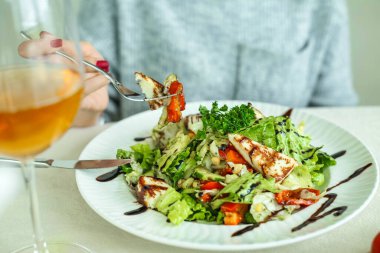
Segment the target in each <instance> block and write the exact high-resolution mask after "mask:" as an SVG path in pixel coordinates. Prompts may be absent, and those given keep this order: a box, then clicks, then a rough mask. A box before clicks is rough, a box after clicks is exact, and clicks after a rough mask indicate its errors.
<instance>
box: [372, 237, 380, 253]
mask: <svg viewBox="0 0 380 253" xmlns="http://www.w3.org/2000/svg"><path fill="white" fill-rule="evenodd" d="M371 253H380V233H378V234H377V235H376V236H375V238H374V239H373V241H372V247H371Z"/></svg>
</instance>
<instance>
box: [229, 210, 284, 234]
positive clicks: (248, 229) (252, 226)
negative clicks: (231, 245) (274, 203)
mask: <svg viewBox="0 0 380 253" xmlns="http://www.w3.org/2000/svg"><path fill="white" fill-rule="evenodd" d="M283 210H284V208H281V209H280V210H277V211H274V212H273V213H272V214H271V215H270V216H268V217H267V218H266V219H265V220H264V221H262V222H259V223H255V224H252V225H249V226H246V227H245V228H243V229H240V230H238V231H236V232H234V233H232V235H231V237H234V236H239V235H242V234H244V233H247V232H249V231H252V230H254V229H255V228H258V227H260V225H261V224H264V223H267V222H268V221H271V218H272V217H274V216H276V215H277V214H278V213H279V212H281V211H283Z"/></svg>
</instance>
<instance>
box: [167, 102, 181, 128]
mask: <svg viewBox="0 0 380 253" xmlns="http://www.w3.org/2000/svg"><path fill="white" fill-rule="evenodd" d="M167 111H168V121H169V122H173V123H176V122H178V121H180V120H181V116H182V114H181V110H180V104H179V100H178V98H177V97H172V98H171V100H170V103H169V105H168V108H167Z"/></svg>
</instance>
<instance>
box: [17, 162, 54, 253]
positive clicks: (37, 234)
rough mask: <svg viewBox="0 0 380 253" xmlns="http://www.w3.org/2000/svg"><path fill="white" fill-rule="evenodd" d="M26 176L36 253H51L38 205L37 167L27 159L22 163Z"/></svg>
mask: <svg viewBox="0 0 380 253" xmlns="http://www.w3.org/2000/svg"><path fill="white" fill-rule="evenodd" d="M21 167H22V171H23V175H24V180H25V186H26V190H27V191H28V194H29V200H30V214H31V216H32V226H33V237H34V251H33V252H34V253H49V251H48V249H47V245H46V241H45V239H44V237H43V233H42V227H41V219H40V209H39V205H38V195H37V188H36V175H35V167H34V162H33V160H32V159H26V160H24V161H22V162H21Z"/></svg>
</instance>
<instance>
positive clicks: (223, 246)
mask: <svg viewBox="0 0 380 253" xmlns="http://www.w3.org/2000/svg"><path fill="white" fill-rule="evenodd" d="M212 102H213V100H204V101H193V102H189V103H188V104H205V103H212ZM217 102H218V103H226V104H228V103H247V102H250V103H252V104H253V105H255V104H258V105H260V104H261V105H265V106H275V107H283V108H284V110H287V109H290V108H292V107H288V106H284V105H279V104H273V103H265V102H259V101H257V102H254V101H249V100H217ZM258 109H259V110H260V108H258ZM293 109H294V110H297V111H299V113H302V114H305V115H308V116H311V117H314V118H316V119H318V120H321V121H325V122H327V123H328V124H331V125H333V126H334V127H336V128H337V129H339V130H340V131H342V132H344V133H345V134H347V135H349V136H350V138H353V139H355V140H356V141H358V142H359V143H360V144H361V145H362V146H363V148H364V149H365V150H366V152H368V154H369V155H370V157H371V159H372V160H373V162H372V164H373V166H374V169H375V174H376V179H375V181H374V187H373V188H372V190H371V192H370V194H369V195H368V196H367V198H366V200H365V201H364V202H363V204H362V205H361V206H360V207H358V208H357V209H355V210H354V211H353V212H352V213H351V214H349V215H347V216H346V217H345V218H343V219H341V220H339V221H336V222H334V223H332V224H329V225H328V226H326V227H324V228H321V229H318V230H316V231H312V232H309V233H307V234H303V235H299V236H296V237H294V238H288V239H282V240H279V241H272V242H260V243H253V244H247V243H244V244H221V245H217V244H209V243H204V244H199V243H191V242H185V241H181V240H176V239H168V238H166V237H162V236H157V235H152V234H146V233H144V232H139V231H138V230H133V229H132V230H127V229H125V228H122V227H121V226H120V225H119V224H118V223H117V222H114V221H112V220H111V219H110V218H108V217H107V216H104V215H103V214H101V213H100V212H99V211H98V210H97V208H95V206H93V205H92V204H91V202H90V201H89V200H88V199H87V197H86V196H85V194H84V193H83V191H84V190H83V189H82V187H81V185H80V183H79V181H78V177H79V173H80V172H79V171H76V172H75V180H76V185H77V187H78V190H79V192H80V194H81V196H82V198H83V199H84V200H85V202H86V203H87V205H89V206H90V207H91V209H92V210H93V211H94V212H95V213H96V214H97V215H99V216H100V217H101V218H103V219H104V220H106V221H107V222H109V223H110V224H112V225H114V226H115V227H117V228H118V229H120V230H122V231H124V232H127V233H130V234H132V235H135V236H138V237H140V238H142V239H145V240H149V241H153V242H156V243H159V244H162V245H170V246H175V247H180V248H186V249H197V250H207V251H220V250H223V251H234V250H260V249H270V248H277V247H280V246H285V245H290V244H294V243H297V242H301V241H305V240H308V239H311V238H315V237H318V236H321V235H322V234H325V233H328V232H330V231H332V230H334V229H336V228H338V227H340V226H342V225H343V224H345V223H347V222H348V221H350V220H352V219H353V218H354V217H356V216H357V215H358V214H360V213H361V212H362V211H363V210H364V209H365V208H366V207H367V206H368V205H369V203H370V202H371V201H372V200H373V198H374V196H375V194H376V192H377V189H378V187H379V180H380V177H379V166H378V163H377V161H376V159H375V156H374V155H373V152H372V151H371V150H370V149H369V148H368V147H367V146H366V145H365V144H364V143H363V141H362V140H361V139H360V138H359V137H357V136H355V135H353V134H352V133H351V132H350V131H348V130H346V129H345V128H343V127H341V126H339V125H337V124H336V123H334V122H332V121H330V120H328V119H325V118H322V117H319V116H318V115H315V114H312V113H308V112H305V111H304V108H293ZM149 112H151V111H149V110H147V111H143V112H140V113H137V114H134V115H131V116H129V117H127V118H124V119H122V120H120V121H117V122H115V123H114V124H113V125H112V126H110V127H108V128H107V129H105V130H103V131H101V132H100V133H98V134H97V135H96V136H95V137H94V138H92V139H91V141H90V142H88V143H87V145H86V146H85V147H84V148H83V150H82V151H81V153H80V156H79V159H82V156H83V152H84V150H86V149H87V147H88V146H90V145H92V143H93V142H95V141H97V139H99V138H101V137H102V135H103V134H105V133H106V132H108V131H112V129H113V128H117V126H118V125H120V124H123V122H124V121H127V120H129V119H131V118H133V117H138V116H140V114H145V113H147V114H148V113H149ZM151 211H153V210H151Z"/></svg>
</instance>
